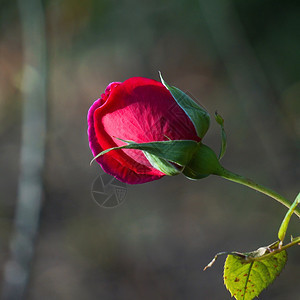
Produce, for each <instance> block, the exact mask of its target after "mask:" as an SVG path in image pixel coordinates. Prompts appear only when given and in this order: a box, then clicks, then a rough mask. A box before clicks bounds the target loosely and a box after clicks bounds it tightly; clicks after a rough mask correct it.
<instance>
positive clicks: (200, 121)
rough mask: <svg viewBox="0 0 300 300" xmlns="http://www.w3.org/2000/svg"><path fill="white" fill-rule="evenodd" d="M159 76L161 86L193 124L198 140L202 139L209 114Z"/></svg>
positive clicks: (206, 127) (207, 126) (208, 120)
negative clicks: (167, 91)
mask: <svg viewBox="0 0 300 300" xmlns="http://www.w3.org/2000/svg"><path fill="white" fill-rule="evenodd" d="M159 76H160V79H161V82H162V84H163V85H164V86H165V87H166V88H167V89H168V90H169V92H170V93H171V94H172V96H173V98H174V99H175V101H176V102H177V104H178V105H179V106H180V107H181V108H182V109H183V110H184V112H185V113H186V114H187V116H188V117H189V118H190V120H191V121H192V123H193V124H194V126H195V129H196V132H197V135H198V136H199V137H200V138H203V137H204V135H205V134H206V132H207V130H208V128H209V123H210V117H209V113H208V112H207V111H206V110H205V109H203V108H202V107H201V106H200V105H199V104H198V103H196V102H195V101H194V100H193V99H192V98H191V97H190V96H188V95H187V94H186V93H184V92H183V91H181V90H180V89H178V88H177V87H175V86H170V85H168V84H167V83H166V82H165V81H164V79H163V78H162V75H161V73H160V72H159Z"/></svg>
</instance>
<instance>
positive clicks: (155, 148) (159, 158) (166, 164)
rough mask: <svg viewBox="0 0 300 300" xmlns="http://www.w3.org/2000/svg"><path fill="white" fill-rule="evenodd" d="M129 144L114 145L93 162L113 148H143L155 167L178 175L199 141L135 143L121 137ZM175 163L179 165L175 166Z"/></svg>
mask: <svg viewBox="0 0 300 300" xmlns="http://www.w3.org/2000/svg"><path fill="white" fill-rule="evenodd" d="M119 140H121V141H123V142H125V143H127V145H124V146H120V147H113V148H110V149H107V150H104V151H102V152H101V153H99V154H98V155H96V156H95V157H94V159H93V160H92V162H93V161H94V160H95V159H96V158H98V157H99V156H101V155H104V154H106V153H108V152H109V151H112V150H118V149H136V150H141V151H143V152H144V153H145V154H146V153H147V154H146V157H147V158H148V160H149V162H150V163H151V164H153V167H154V168H157V169H158V170H161V171H162V172H163V173H165V174H166V175H171V176H173V175H176V174H179V173H180V171H181V169H182V168H180V167H184V166H185V165H187V164H188V163H189V161H190V160H191V159H192V156H193V155H194V153H195V151H196V149H197V145H198V143H197V142H196V141H192V140H175V141H172V140H169V141H160V142H150V143H135V142H133V141H126V140H122V139H119ZM170 162H172V163H175V164H176V165H178V166H175V165H173V164H171V163H170Z"/></svg>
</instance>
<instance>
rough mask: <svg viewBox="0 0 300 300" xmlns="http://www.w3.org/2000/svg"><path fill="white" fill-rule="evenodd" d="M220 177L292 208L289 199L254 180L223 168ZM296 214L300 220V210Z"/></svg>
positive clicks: (296, 210)
mask: <svg viewBox="0 0 300 300" xmlns="http://www.w3.org/2000/svg"><path fill="white" fill-rule="evenodd" d="M218 175H220V176H221V177H223V178H225V179H228V180H230V181H233V182H236V183H239V184H242V185H245V186H247V187H249V188H251V189H253V190H256V191H258V192H261V193H263V194H265V195H267V196H270V197H271V198H273V199H275V200H276V201H278V202H279V203H281V204H283V205H284V206H286V207H287V208H290V207H291V205H292V204H291V203H290V202H289V201H288V200H287V199H285V198H284V197H282V196H281V195H279V194H278V193H276V192H275V191H273V190H271V189H269V188H267V187H265V186H263V185H260V184H257V183H256V182H254V181H253V180H251V179H249V178H245V177H243V176H241V175H238V174H235V173H233V172H230V171H228V170H226V169H224V168H223V170H222V172H220V173H219V174H218ZM294 213H295V214H296V215H297V216H298V217H299V218H300V210H299V209H298V208H296V209H295V211H294Z"/></svg>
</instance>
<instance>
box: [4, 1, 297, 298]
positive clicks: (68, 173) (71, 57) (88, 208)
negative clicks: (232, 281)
mask: <svg viewBox="0 0 300 300" xmlns="http://www.w3.org/2000/svg"><path fill="white" fill-rule="evenodd" d="M207 2H209V3H207ZM43 9H44V14H45V22H46V40H47V55H48V59H47V65H48V69H47V73H48V81H47V95H48V111H47V114H48V131H47V147H46V160H45V168H44V197H43V205H42V210H41V215H40V216H41V217H40V226H39V231H38V237H37V240H36V254H35V259H34V261H33V263H32V274H31V275H32V276H31V279H30V281H29V288H28V291H27V296H26V299H30V300H31V299H64V300H68V299H72V300H77V299H105V300H106V299H107V300H110V299H113V300H114V299H118V300H119V299H120V300H121V299H122V300H123V299H125V300H126V299H130V300H134V299H144V300H148V299H149V300H150V299H174V300H175V299H178V300H182V299H229V298H230V294H229V293H228V291H226V289H225V287H224V285H223V280H222V266H223V260H224V258H220V259H219V260H218V261H217V262H216V264H215V265H214V267H213V268H211V269H208V270H207V271H206V272H203V271H202V269H203V267H204V266H205V265H206V264H207V263H208V262H209V261H210V260H211V259H212V257H213V256H214V255H215V253H217V252H220V251H230V250H237V251H248V250H254V249H256V248H259V247H261V246H265V245H268V244H270V243H271V242H273V241H275V240H276V237H277V236H276V234H277V229H278V227H279V225H280V222H281V220H282V218H283V216H284V214H285V212H286V209H285V208H284V207H282V206H281V205H279V204H278V203H276V202H275V201H273V200H271V199H270V198H267V197H266V196H264V195H261V194H259V193H256V192H254V191H251V190H248V189H247V188H245V187H242V186H238V185H236V184H233V183H229V182H225V180H223V179H221V178H217V177H214V176H210V177H208V178H206V179H203V180H200V181H189V180H187V179H185V178H184V177H183V176H176V177H168V178H167V177H165V178H163V179H161V180H159V181H155V182H151V183H147V184H143V185H137V186H127V195H126V200H125V202H124V203H123V204H122V205H121V206H118V207H116V208H114V209H105V208H101V207H99V206H98V205H97V204H96V203H95V202H94V201H93V199H92V197H91V186H92V182H93V180H94V179H95V178H96V177H97V176H98V175H99V174H100V172H101V169H100V167H99V166H98V165H97V164H93V165H92V166H91V167H90V166H89V162H90V160H91V159H92V155H91V152H90V149H89V147H88V141H87V135H86V129H87V124H86V114H87V111H88V108H89V107H90V105H91V104H92V103H93V101H94V100H95V99H97V98H98V97H100V95H101V93H102V92H103V91H104V89H105V87H106V86H107V85H108V84H109V83H110V82H112V81H124V80H125V79H127V78H129V77H133V76H143V77H149V78H153V79H156V80H158V79H159V77H158V70H160V71H162V73H163V75H164V78H165V80H166V81H167V82H168V83H170V84H172V85H175V86H177V87H179V88H180V89H182V90H184V91H188V92H189V93H191V94H192V95H193V96H194V97H195V98H196V99H197V100H198V101H199V102H200V103H201V104H202V105H204V106H205V107H206V108H207V110H208V111H209V112H210V113H211V115H213V113H214V112H215V110H218V112H219V113H220V114H221V115H222V116H223V117H224V119H225V125H226V130H227V134H228V151H227V154H226V156H225V157H224V159H223V165H224V166H225V167H227V168H229V169H230V170H232V171H235V172H237V173H240V174H242V175H247V176H249V177H251V178H253V179H255V180H257V181H258V182H259V183H262V184H265V185H267V186H269V187H271V188H274V189H275V190H276V191H278V192H279V193H281V194H283V195H285V196H286V197H288V198H289V199H290V200H293V199H294V197H295V195H296V194H297V193H298V192H299V160H298V161H297V159H298V158H299V131H300V123H299V119H300V118H299V116H300V114H299V112H300V102H299V98H300V38H299V28H300V7H299V1H291V0H289V1H283V0H281V1H278V0H272V1H271V0H265V1H260V0H254V1H240V0H235V1H222V0H214V1H205V0H203V1H196V0H175V1H171V0H160V1H158V0H152V1H141V0H127V1H123V0H119V1H116V0H100V1H96V0H87V1H82V0H61V1H58V0H53V1H43ZM22 47H23V44H22V38H21V24H20V18H19V10H18V7H17V3H16V2H15V1H8V0H2V1H0V168H1V169H0V170H1V181H0V191H1V192H0V251H1V252H0V271H1V273H0V274H1V275H0V279H2V278H3V272H4V266H5V263H6V262H7V260H8V259H9V257H10V246H9V245H10V238H11V235H12V233H13V219H14V214H15V209H16V204H17V187H18V174H19V171H20V146H21V127H22V118H21V115H22V89H21V87H20V82H21V78H22V71H23V48H22ZM205 142H206V144H208V145H210V146H211V147H212V148H214V149H215V150H216V151H218V149H219V145H220V133H219V127H218V126H217V125H216V124H215V122H214V120H212V125H211V128H210V130H209V132H208V134H207V136H206V137H205ZM289 234H293V235H295V236H296V235H297V234H299V221H298V220H297V218H296V217H293V218H292V222H291V225H290V227H289ZM299 269H300V256H299V249H298V248H297V247H293V248H291V249H290V250H289V261H288V264H287V266H286V267H285V269H284V270H283V272H282V274H281V276H280V277H279V278H278V279H277V280H276V281H275V283H274V284H272V285H271V286H270V287H269V288H268V289H267V290H266V291H264V292H263V293H262V295H261V297H260V299H273V300H280V299H291V300H295V299H297V298H298V297H299V294H300V292H299V287H298V285H299Z"/></svg>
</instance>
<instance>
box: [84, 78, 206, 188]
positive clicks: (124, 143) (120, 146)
mask: <svg viewBox="0 0 300 300" xmlns="http://www.w3.org/2000/svg"><path fill="white" fill-rule="evenodd" d="M161 80H162V83H160V82H158V81H155V80H152V79H148V78H142V77H133V78H130V79H127V80H126V81H124V82H113V83H111V84H109V85H108V87H107V88H106V90H105V92H104V93H103V94H102V95H101V98H99V99H98V100H96V101H95V102H94V104H93V105H92V106H91V108H90V109H89V112H88V137H89V144H90V148H91V150H92V153H93V155H94V157H95V160H96V161H97V162H98V163H99V164H100V165H101V167H102V168H103V170H104V171H105V172H106V173H108V174H111V175H112V176H114V177H116V178H117V179H118V180H120V181H122V182H126V183H130V184H138V183H145V182H149V181H153V180H157V179H159V178H161V177H163V176H165V175H176V174H179V173H181V172H183V171H184V169H185V167H186V165H188V164H189V162H190V161H191V160H192V158H193V157H194V154H195V152H196V151H197V149H198V147H199V145H200V144H201V140H202V138H203V136H204V135H205V133H206V132H207V130H208V128H209V121H210V118H209V114H208V113H207V112H206V110H204V109H203V108H202V107H200V106H199V105H198V104H197V103H196V102H194V100H192V99H191V98H190V97H189V96H188V95H186V94H185V93H183V92H182V91H181V90H179V89H177V88H175V87H170V86H168V85H167V84H166V83H165V82H164V81H163V79H162V78H161ZM188 177H189V176H188Z"/></svg>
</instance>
